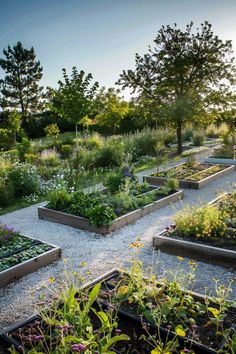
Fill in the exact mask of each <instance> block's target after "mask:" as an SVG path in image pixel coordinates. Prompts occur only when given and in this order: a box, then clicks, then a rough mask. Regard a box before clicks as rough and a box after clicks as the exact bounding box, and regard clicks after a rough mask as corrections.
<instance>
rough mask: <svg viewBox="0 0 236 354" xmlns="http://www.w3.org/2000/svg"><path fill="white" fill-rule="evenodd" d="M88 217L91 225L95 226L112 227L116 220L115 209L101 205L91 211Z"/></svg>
mask: <svg viewBox="0 0 236 354" xmlns="http://www.w3.org/2000/svg"><path fill="white" fill-rule="evenodd" d="M87 215H88V217H89V221H90V223H91V224H92V225H94V226H100V225H110V224H111V223H112V221H113V220H114V219H116V214H115V213H114V211H113V209H112V208H111V207H109V206H108V205H101V204H100V205H99V204H98V205H96V206H94V207H93V208H91V209H89V210H88V212H87Z"/></svg>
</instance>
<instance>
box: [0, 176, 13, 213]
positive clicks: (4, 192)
mask: <svg viewBox="0 0 236 354" xmlns="http://www.w3.org/2000/svg"><path fill="white" fill-rule="evenodd" d="M14 194H15V191H14V186H13V183H12V182H11V181H9V180H8V179H7V178H2V177H0V206H1V207H6V206H8V205H10V204H11V203H12V202H13V201H14Z"/></svg>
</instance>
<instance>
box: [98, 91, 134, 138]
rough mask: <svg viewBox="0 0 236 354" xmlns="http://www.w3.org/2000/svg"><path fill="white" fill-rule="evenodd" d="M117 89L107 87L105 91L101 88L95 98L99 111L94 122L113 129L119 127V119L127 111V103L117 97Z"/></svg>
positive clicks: (114, 130)
mask: <svg viewBox="0 0 236 354" xmlns="http://www.w3.org/2000/svg"><path fill="white" fill-rule="evenodd" d="M119 93H120V91H119V90H115V89H113V88H109V89H108V90H107V92H105V89H104V88H103V89H102V90H101V92H100V93H99V95H98V97H97V99H98V101H99V102H100V107H101V109H100V113H99V114H97V115H96V124H98V125H101V126H105V127H107V128H110V129H112V130H113V133H114V134H115V132H116V129H117V128H119V127H120V123H121V120H122V119H123V118H124V117H125V115H126V114H127V113H128V112H129V104H128V102H125V101H124V100H123V98H121V97H119Z"/></svg>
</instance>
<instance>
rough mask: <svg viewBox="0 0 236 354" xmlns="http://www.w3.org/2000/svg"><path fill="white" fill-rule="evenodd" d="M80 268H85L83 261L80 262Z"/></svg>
mask: <svg viewBox="0 0 236 354" xmlns="http://www.w3.org/2000/svg"><path fill="white" fill-rule="evenodd" d="M79 265H80V267H86V265H87V263H86V262H85V261H82V262H80V264H79Z"/></svg>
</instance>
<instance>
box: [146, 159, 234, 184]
mask: <svg viewBox="0 0 236 354" xmlns="http://www.w3.org/2000/svg"><path fill="white" fill-rule="evenodd" d="M181 165H182V164H181ZM172 168H173V167H171V168H170V169H172ZM170 169H168V170H170ZM234 170H235V166H234V165H231V166H228V167H227V166H226V168H225V169H224V170H222V171H219V172H216V173H214V174H213V175H211V176H208V177H206V178H203V179H202V180H200V181H191V180H187V179H186V180H184V179H183V180H180V181H179V184H180V187H181V188H191V189H200V188H202V187H205V186H206V185H207V184H208V183H210V182H212V181H214V180H216V179H218V178H220V177H223V176H225V175H227V174H228V173H231V172H233V171H234ZM143 181H146V182H148V183H149V184H150V185H151V186H158V185H161V186H162V185H164V184H165V183H166V182H167V178H166V177H155V176H148V175H146V176H143Z"/></svg>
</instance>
